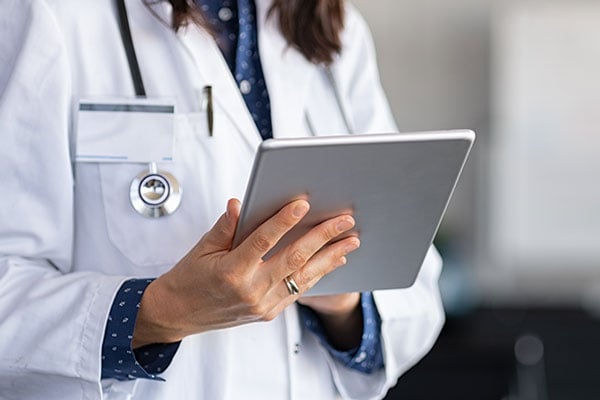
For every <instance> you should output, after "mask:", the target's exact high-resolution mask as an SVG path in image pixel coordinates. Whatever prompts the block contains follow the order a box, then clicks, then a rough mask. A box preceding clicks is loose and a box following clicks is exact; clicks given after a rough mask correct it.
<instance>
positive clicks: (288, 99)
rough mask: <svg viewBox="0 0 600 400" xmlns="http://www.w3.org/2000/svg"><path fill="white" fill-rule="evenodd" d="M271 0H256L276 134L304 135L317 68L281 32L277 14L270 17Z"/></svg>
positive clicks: (260, 42)
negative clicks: (310, 93) (308, 105)
mask: <svg viewBox="0 0 600 400" xmlns="http://www.w3.org/2000/svg"><path fill="white" fill-rule="evenodd" d="M271 3H272V2H271V0H256V9H257V14H258V23H259V25H258V46H259V47H258V48H259V51H260V57H261V62H262V68H263V72H264V75H265V80H266V82H267V88H268V90H269V98H270V100H271V119H272V125H273V135H274V136H275V137H279V138H281V137H297V136H304V135H306V134H307V129H306V123H305V109H306V106H305V105H306V102H307V101H308V95H309V93H308V91H309V87H310V82H311V80H312V79H314V78H315V76H316V71H317V70H318V67H316V66H315V65H314V64H311V63H310V62H309V61H308V60H306V58H304V56H303V55H302V54H300V53H299V52H298V51H297V50H296V49H294V48H292V47H290V46H288V44H287V43H286V41H285V39H284V38H283V36H281V34H280V33H279V26H278V21H277V18H276V17H277V15H276V14H273V15H271V17H270V18H268V19H267V14H268V11H269V8H270V7H271Z"/></svg>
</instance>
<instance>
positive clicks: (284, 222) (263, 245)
mask: <svg viewBox="0 0 600 400" xmlns="http://www.w3.org/2000/svg"><path fill="white" fill-rule="evenodd" d="M309 208H310V205H309V204H308V202H307V201H306V200H295V201H292V202H291V203H289V204H287V205H286V206H284V207H283V208H282V209H281V210H279V211H278V212H277V213H276V214H275V215H273V216H272V217H271V218H269V219H268V220H266V221H265V222H263V223H262V225H260V226H259V227H258V228H256V229H255V230H254V231H253V232H252V233H251V234H250V235H248V237H247V238H246V239H244V241H243V242H242V243H241V244H240V245H239V246H238V247H237V248H236V249H235V251H236V252H239V253H240V255H241V256H242V257H243V259H247V260H260V259H262V257H264V256H265V254H267V253H268V252H269V251H270V250H271V249H272V248H273V247H275V245H276V244H277V242H279V240H281V238H282V237H283V235H285V234H286V233H287V232H288V231H289V230H290V229H292V228H293V227H294V226H295V225H296V224H297V223H298V222H300V220H302V218H303V217H304V216H305V215H306V213H308V210H309Z"/></svg>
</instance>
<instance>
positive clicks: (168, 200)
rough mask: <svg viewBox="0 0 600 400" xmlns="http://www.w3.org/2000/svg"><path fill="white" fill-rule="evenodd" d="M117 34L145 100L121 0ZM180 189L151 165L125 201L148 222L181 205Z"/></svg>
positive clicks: (137, 92)
mask: <svg viewBox="0 0 600 400" xmlns="http://www.w3.org/2000/svg"><path fill="white" fill-rule="evenodd" d="M116 5H117V14H118V19H119V30H120V32H121V39H122V41H123V46H124V47H125V53H126V55H127V62H128V63H129V71H130V72H131V78H132V80H133V87H134V89H135V95H136V96H137V97H146V88H145V87H144V82H143V80H142V74H141V72H140V66H139V63H138V60H137V56H136V54H135V48H134V46H133V40H132V38H131V29H130V27H129V19H128V18H127V9H126V8H125V1H124V0H116ZM182 194H183V189H182V188H181V185H180V184H179V182H178V181H177V179H176V178H175V177H174V176H173V175H172V174H170V173H169V172H167V171H163V170H159V169H158V168H157V165H156V163H155V162H151V163H149V165H148V168H147V169H146V170H144V171H141V172H140V173H139V174H138V175H137V176H136V177H135V178H133V180H132V181H131V185H130V187H129V200H130V202H131V205H132V206H133V208H134V209H135V211H137V212H138V213H139V214H141V215H143V216H144V217H149V218H160V217H164V216H167V215H171V214H173V213H174V212H175V211H176V210H177V208H179V205H180V204H181V196H182Z"/></svg>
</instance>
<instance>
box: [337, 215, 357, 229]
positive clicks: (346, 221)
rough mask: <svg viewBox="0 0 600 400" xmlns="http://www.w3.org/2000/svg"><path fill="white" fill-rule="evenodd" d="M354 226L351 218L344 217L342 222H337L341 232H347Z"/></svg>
mask: <svg viewBox="0 0 600 400" xmlns="http://www.w3.org/2000/svg"><path fill="white" fill-rule="evenodd" d="M353 226H354V221H352V220H350V219H347V218H345V219H343V220H341V221H340V222H338V224H337V229H338V231H340V232H345V231H347V230H348V229H350V228H352V227H353Z"/></svg>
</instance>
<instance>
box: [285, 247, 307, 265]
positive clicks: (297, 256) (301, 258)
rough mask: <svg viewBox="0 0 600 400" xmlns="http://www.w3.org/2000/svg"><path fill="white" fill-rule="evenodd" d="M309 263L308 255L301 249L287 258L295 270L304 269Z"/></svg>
mask: <svg viewBox="0 0 600 400" xmlns="http://www.w3.org/2000/svg"><path fill="white" fill-rule="evenodd" d="M307 261H308V257H307V255H306V254H305V253H304V252H303V251H301V250H299V249H296V250H294V251H292V252H291V253H290V255H289V256H288V258H287V262H288V265H289V266H290V267H292V268H294V269H296V268H300V267H302V266H303V265H304V264H306V262H307Z"/></svg>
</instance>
